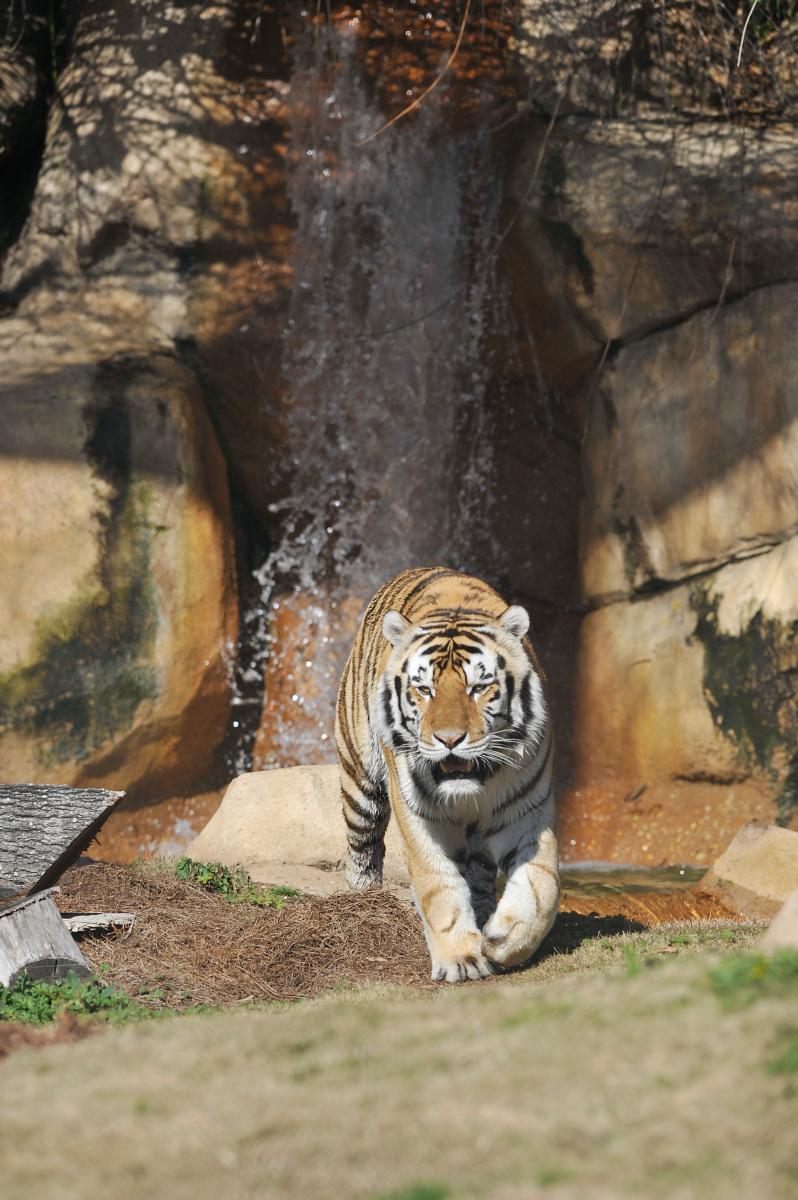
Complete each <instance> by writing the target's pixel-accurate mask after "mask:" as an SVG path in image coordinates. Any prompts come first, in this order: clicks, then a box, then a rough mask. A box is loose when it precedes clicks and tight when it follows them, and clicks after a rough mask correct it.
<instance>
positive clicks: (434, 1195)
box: [378, 1183, 452, 1200]
mask: <svg viewBox="0 0 798 1200" xmlns="http://www.w3.org/2000/svg"><path fill="white" fill-rule="evenodd" d="M451 1194H452V1193H451V1191H450V1190H449V1188H448V1187H446V1185H445V1184H443V1183H414V1184H411V1185H410V1187H406V1188H400V1189H399V1191H398V1192H388V1193H387V1194H385V1193H383V1194H382V1195H381V1196H380V1197H378V1200H447V1197H448V1196H451Z"/></svg>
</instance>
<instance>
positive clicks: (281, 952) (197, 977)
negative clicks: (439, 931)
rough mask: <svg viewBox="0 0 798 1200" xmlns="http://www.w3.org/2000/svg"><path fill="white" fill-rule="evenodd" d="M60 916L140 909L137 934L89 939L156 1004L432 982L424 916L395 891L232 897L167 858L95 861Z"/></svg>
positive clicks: (97, 961) (69, 882)
mask: <svg viewBox="0 0 798 1200" xmlns="http://www.w3.org/2000/svg"><path fill="white" fill-rule="evenodd" d="M58 903H59V906H60V908H61V909H62V911H65V912H67V911H69V912H97V911H103V910H104V911H126V912H133V913H135V914H136V920H135V924H134V926H133V928H132V930H130V932H129V933H126V934H122V935H110V936H109V935H100V936H95V937H84V938H82V939H81V949H82V950H83V952H84V954H85V955H86V957H87V958H88V959H89V961H90V962H91V964H92V966H94V967H95V968H98V969H100V967H101V964H105V965H103V966H102V970H103V978H104V979H105V980H107V981H108V982H109V983H113V984H116V985H117V986H119V987H122V988H124V989H125V990H126V991H128V992H130V994H131V995H134V996H137V997H138V998H139V999H141V1000H142V1002H143V1003H146V1004H150V1005H152V1006H153V1007H154V1008H158V1007H168V1008H176V1009H185V1008H190V1007H192V1006H193V1005H198V1004H211V1005H229V1004H241V1003H244V1002H246V1001H252V1000H256V1001H265V1000H297V999H299V998H300V997H312V996H317V995H318V994H319V993H320V992H323V991H327V990H329V989H331V988H336V987H353V986H357V985H359V984H362V983H366V982H369V981H373V980H380V981H382V982H385V983H393V984H410V985H415V986H426V985H428V984H429V968H428V965H427V954H426V949H425V946H424V937H423V934H422V931H421V926H420V923H419V921H418V918H417V916H416V914H415V912H414V911H413V909H412V908H411V907H410V905H409V904H407V903H406V902H404V901H402V900H399V899H397V898H396V897H395V896H392V895H391V894H390V893H388V892H383V891H378V890H375V891H372V892H368V893H365V894H362V893H361V894H357V893H340V894H338V895H334V896H327V897H315V896H308V897H302V898H298V899H295V900H288V901H286V903H285V905H284V907H283V908H281V909H279V910H277V909H272V908H262V907H258V906H256V905H253V904H231V903H230V902H229V901H228V900H225V899H223V898H222V897H221V896H218V895H215V894H213V893H210V892H208V891H206V890H205V889H203V888H202V887H199V886H196V885H194V884H191V883H186V882H184V881H183V880H180V879H177V878H176V877H175V875H174V873H173V871H172V870H170V869H169V868H168V867H167V866H166V865H164V866H163V867H161V868H160V869H159V868H158V866H144V867H140V866H119V865H113V864H107V863H97V864H94V865H93V866H86V867H79V868H76V869H74V870H72V871H70V872H69V873H68V874H67V875H65V876H64V878H63V880H62V881H61V892H60V895H59V896H58Z"/></svg>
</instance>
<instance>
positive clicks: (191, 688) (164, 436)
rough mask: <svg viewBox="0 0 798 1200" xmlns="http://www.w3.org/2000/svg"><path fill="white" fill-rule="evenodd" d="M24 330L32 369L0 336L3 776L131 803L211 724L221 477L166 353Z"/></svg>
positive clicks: (198, 413)
mask: <svg viewBox="0 0 798 1200" xmlns="http://www.w3.org/2000/svg"><path fill="white" fill-rule="evenodd" d="M19 325H20V322H15V326H16V328H17V329H18V328H19ZM0 332H2V333H4V334H5V333H7V332H8V330H7V327H6V329H5V330H0ZM28 332H29V333H30V334H31V338H32V340H33V342H34V345H35V348H36V351H38V353H39V354H41V358H40V359H39V362H40V364H41V365H40V366H39V367H38V369H37V367H36V366H35V365H34V363H33V362H32V361H31V360H30V358H28V356H27V352H28V351H29V350H30V349H31V347H30V346H29V345H23V347H22V350H21V351H20V350H19V348H17V350H16V354H15V348H14V343H13V338H12V339H10V340H5V338H4V363H5V372H4V377H3V386H2V406H3V425H4V455H3V457H2V459H0V492H1V493H2V495H3V501H4V502H3V505H2V506H0V556H1V557H2V560H3V563H4V573H3V587H2V590H0V757H2V760H3V767H4V772H5V774H6V776H7V777H8V778H12V779H14V778H15V779H25V780H30V779H32V780H36V781H37V782H42V783H44V782H60V783H66V784H77V783H89V782H91V783H98V784H99V783H102V784H108V785H112V786H114V785H115V786H119V787H122V788H124V789H126V790H127V791H128V793H129V794H132V796H133V798H134V799H136V798H148V797H150V796H151V795H152V794H153V793H154V794H155V795H157V794H158V793H159V792H162V791H164V790H165V791H168V790H170V789H177V788H180V787H188V786H191V785H193V784H196V783H197V781H198V780H200V779H202V777H203V775H204V774H205V773H207V772H208V770H209V769H210V767H211V766H212V765H213V762H214V755H215V752H216V750H217V748H218V746H219V743H220V741H221V739H222V736H223V734H224V731H225V728H226V722H227V714H228V711H229V700H230V684H229V673H228V670H227V656H228V649H227V648H228V646H229V645H230V643H231V642H232V641H234V639H235V636H236V629H237V604H236V587H235V576H234V563H233V557H232V532H231V527H230V508H229V498H228V491H227V478H226V471H225V466H224V462H223V460H222V457H221V454H220V452H219V448H218V445H217V442H216V437H215V434H214V431H213V428H212V427H211V424H210V422H209V420H208V416H207V413H206V412H205V408H204V405H203V403H202V398H201V395H200V393H199V389H198V387H197V383H196V380H195V379H194V378H193V376H192V375H191V374H190V372H188V371H187V370H186V369H185V368H184V367H183V366H182V364H181V363H179V362H178V361H176V360H175V359H174V358H173V357H171V356H170V355H167V354H164V353H157V352H153V353H150V354H143V353H141V352H139V353H138V354H136V353H132V352H131V353H121V352H120V353H117V354H108V353H107V352H108V347H107V346H102V347H99V348H97V347H95V348H92V347H91V345H90V344H89V343H88V340H87V338H85V331H84V329H83V326H82V324H80V323H79V324H78V325H77V329H76V330H73V339H72V340H71V341H66V340H61V341H59V342H57V343H56V342H55V341H54V340H50V341H48V340H47V339H46V338H42V337H39V338H38V340H37V339H36V338H35V336H34V333H33V331H31V330H29V331H28ZM81 335H84V336H81ZM92 349H94V350H95V353H94V354H93V353H92ZM104 354H107V356H104ZM15 357H16V362H15V361H14V360H15Z"/></svg>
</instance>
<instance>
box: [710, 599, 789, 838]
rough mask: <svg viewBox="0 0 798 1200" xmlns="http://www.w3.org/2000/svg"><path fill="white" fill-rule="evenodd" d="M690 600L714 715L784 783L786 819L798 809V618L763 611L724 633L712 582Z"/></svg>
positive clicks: (751, 763)
mask: <svg viewBox="0 0 798 1200" xmlns="http://www.w3.org/2000/svg"><path fill="white" fill-rule="evenodd" d="M691 603H692V607H693V610H694V611H695V613H696V616H697V621H696V631H695V636H696V637H697V638H698V639H699V641H700V642H701V644H702V645H703V647H704V695H705V696H706V699H707V704H708V705H709V710H710V712H711V714H712V718H713V720H714V722H715V724H716V726H717V727H718V729H720V730H721V732H722V733H723V734H724V736H725V737H727V738H729V739H730V741H732V742H733V743H734V746H735V748H736V750H737V753H738V756H739V758H740V761H741V762H742V763H743V764H744V765H745V766H746V767H748V768H754V767H759V768H763V769H765V770H766V771H768V772H770V774H771V776H772V777H773V779H774V780H775V779H778V780H780V783H781V790H780V793H779V797H778V820H779V823H780V824H783V825H784V824H787V823H788V821H789V820H790V818H791V816H793V815H794V814H795V812H796V811H798V754H796V750H795V747H796V745H798V689H796V678H798V622H788V623H783V622H781V621H778V620H775V619H770V620H768V619H766V618H765V617H764V616H763V614H762V612H761V611H758V612H756V613H755V614H754V615H753V616H752V617H751V619H750V621H749V622H748V624H747V625H746V626H745V628H744V629H743V630H742V631H741V633H740V634H738V635H736V636H735V635H732V634H729V633H724V632H722V631H721V629H720V627H719V621H718V610H719V606H720V599H719V597H717V596H713V595H710V593H709V591H708V589H707V588H706V587H705V586H701V587H697V588H695V589H694V591H693V594H692V600H691ZM785 761H786V766H785V765H784V764H785Z"/></svg>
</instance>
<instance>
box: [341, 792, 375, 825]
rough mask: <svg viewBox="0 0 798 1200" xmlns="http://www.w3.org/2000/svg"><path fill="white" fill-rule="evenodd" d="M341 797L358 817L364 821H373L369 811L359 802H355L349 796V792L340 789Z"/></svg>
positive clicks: (371, 813)
mask: <svg viewBox="0 0 798 1200" xmlns="http://www.w3.org/2000/svg"><path fill="white" fill-rule="evenodd" d="M341 795H342V796H343V798H344V800H345V801H346V803H347V804H348V805H349V807H350V808H351V809H353V810H354V811H355V812H356V813H357V815H358V816H359V817H362V818H363V820H364V821H373V820H374V813H373V812H372V811H371V809H370V808H366V807H364V805H362V804H361V803H360V801H359V800H356V799H355V798H354V796H350V795H349V792H347V791H345V790H344V789H343V788H341Z"/></svg>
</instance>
